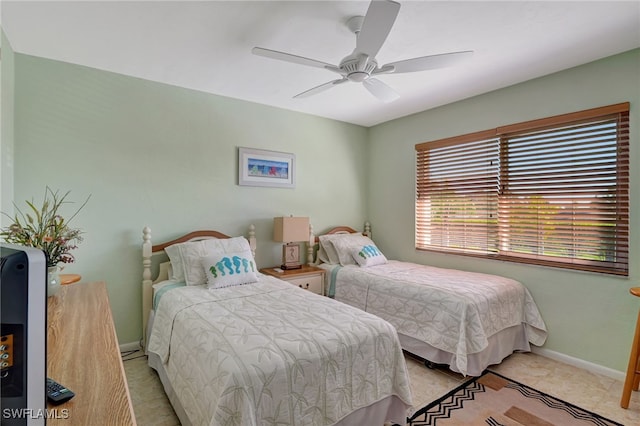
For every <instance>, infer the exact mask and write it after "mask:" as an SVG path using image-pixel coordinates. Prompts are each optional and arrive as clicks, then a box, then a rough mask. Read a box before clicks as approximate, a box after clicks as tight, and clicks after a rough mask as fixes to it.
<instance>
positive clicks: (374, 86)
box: [362, 78, 400, 102]
mask: <svg viewBox="0 0 640 426" xmlns="http://www.w3.org/2000/svg"><path fill="white" fill-rule="evenodd" d="M362 84H363V85H364V87H365V88H366V89H367V90H368V91H369V92H371V94H372V95H373V96H375V97H376V98H378V99H380V100H381V101H382V102H393V101H395V100H396V99H398V98H399V97H400V95H398V94H397V93H396V92H395V90H393V89H392V88H391V87H389V86H387V85H386V84H385V83H383V82H382V81H380V80H378V79H377V78H368V79H366V80H364V81H363V82H362Z"/></svg>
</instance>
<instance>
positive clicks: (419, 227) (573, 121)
mask: <svg viewBox="0 0 640 426" xmlns="http://www.w3.org/2000/svg"><path fill="white" fill-rule="evenodd" d="M629 109H630V103H629V102H624V103H619V104H614V105H609V106H605V107H600V108H592V109H588V110H584V111H578V112H573V113H568V114H562V115H557V116H553V117H548V118H542V119H537V120H530V121H525V122H522V123H516V124H512V125H507V126H500V127H497V128H495V129H490V130H485V131H481V132H474V133H469V134H465V135H461V136H455V137H450V138H445V139H439V140H435V141H431V142H423V143H419V144H416V145H415V149H416V193H415V224H414V225H415V227H414V232H415V247H416V249H417V250H419V251H433V252H439V253H453V254H459V255H464V256H472V257H480V258H488V259H497V260H504V261H509V262H517V263H525V264H534V265H542V266H550V267H558V268H562V269H573V270H581V271H590V272H597V273H604V274H613V275H623V276H628V274H629V255H628V252H629V204H630V199H629V145H630V137H629ZM613 118H615V120H617V121H616V126H615V131H616V133H615V146H616V151H615V161H616V163H615V166H614V167H613V168H612V169H613V170H614V171H615V178H614V180H615V189H616V192H615V197H614V198H615V203H611V204H610V205H614V204H615V206H616V210H615V226H614V234H615V235H614V237H613V240H612V241H614V244H613V245H612V246H613V247H614V254H613V257H612V258H613V261H609V260H608V258H607V259H605V260H597V259H593V260H584V259H581V258H579V257H575V254H574V255H573V256H574V257H572V256H566V257H561V256H557V255H556V256H551V257H550V256H548V255H546V254H544V249H542V251H543V254H542V255H540V254H533V255H528V254H526V253H524V252H523V253H515V254H514V253H513V252H512V251H511V252H510V251H507V250H506V249H505V248H504V247H506V246H505V240H506V239H511V240H513V239H514V237H512V236H510V234H515V233H508V234H506V235H505V234H504V232H505V230H504V229H500V220H501V217H502V218H503V220H504V215H505V214H514V209H515V207H514V206H515V205H516V204H515V202H514V201H513V200H514V198H513V197H512V198H511V199H509V201H505V200H508V198H507V194H506V192H507V188H508V187H509V185H512V182H513V180H514V179H515V178H514V179H510V177H509V171H508V168H507V163H508V161H507V160H508V158H509V157H508V154H507V152H508V147H509V142H508V141H509V139H513V138H514V137H521V136H522V135H524V134H530V133H535V132H551V131H555V130H557V129H560V128H564V127H567V126H574V125H576V126H577V125H580V124H585V123H593V122H596V121H598V120H603V119H609V120H610V119H613ZM594 126H595V125H592V127H594ZM483 140H493V141H496V142H497V143H498V144H499V148H498V150H499V158H500V160H499V165H498V168H499V171H498V176H497V177H496V178H497V180H498V183H497V186H498V188H497V195H496V197H497V198H496V200H495V203H496V204H497V205H498V207H497V210H496V218H495V221H496V224H495V225H493V224H488V225H487V230H486V233H487V236H488V237H487V238H488V241H487V243H486V247H494V250H493V251H492V250H490V249H487V250H483V249H482V248H479V249H474V248H465V247H462V246H459V247H458V248H455V247H447V246H446V243H445V245H444V246H433V245H429V244H425V243H424V241H425V239H427V238H431V237H433V235H432V234H429V233H435V232H438V229H439V228H438V225H436V226H432V225H431V222H433V217H434V216H429V211H430V210H431V209H432V208H433V205H434V203H433V199H434V196H433V195H431V198H429V200H428V201H426V199H427V195H426V194H427V191H428V187H429V183H430V182H431V184H432V182H433V177H431V178H430V177H429V176H433V175H434V174H436V173H440V175H442V174H443V171H446V170H447V169H446V167H447V166H444V168H443V169H438V170H436V163H437V161H436V160H435V158H436V155H435V152H436V150H443V149H447V148H451V147H459V146H463V145H464V144H467V145H468V146H470V144H471V143H474V142H480V141H483ZM610 149H611V148H610ZM429 154H432V155H433V157H434V159H433V160H432V163H433V167H432V168H433V169H434V170H433V171H431V170H430V169H429V165H430V163H429V158H428V156H429ZM491 155H493V153H492V154H491ZM570 155H571V154H568V153H567V154H565V157H564V158H567V159H569V158H571V156H570ZM461 158H462V159H464V157H461ZM454 160H456V159H454ZM452 162H453V161H452ZM452 168H453V167H452ZM514 176H515V174H514ZM536 176H537V175H536ZM429 179H431V181H430V180H429ZM458 180H460V179H458ZM470 180H473V179H470ZM452 182H453V181H452ZM510 182H511V183H510ZM586 182H595V179H594V180H593V181H586ZM458 184H459V185H460V183H458ZM485 184H486V183H485ZM486 185H489V186H488V187H486V188H484V190H485V191H486V192H491V191H492V188H491V185H493V183H492V182H491V183H489V184H486ZM441 186H442V185H441ZM445 186H446V185H445ZM594 186H595V184H594ZM541 188H542V185H541ZM540 190H541V191H544V189H540ZM460 192H462V191H460ZM436 194H438V193H437V192H436ZM576 194H577V192H575V193H571V194H570V195H569V196H568V198H571V197H576V196H577V195H576ZM465 197H466V196H461V197H460V198H461V199H462V200H463V201H462V202H460V201H458V203H459V204H458V205H460V203H462V205H463V207H464V202H465V201H464V199H465ZM467 198H468V197H467ZM593 200H596V198H593ZM546 201H547V200H546V199H545V202H546ZM451 202H452V203H454V204H453V205H454V206H455V205H456V204H455V203H456V200H455V199H454V198H453V197H451ZM467 202H468V201H467ZM425 206H427V207H426V208H425ZM505 206H506V207H505ZM582 207H583V208H582V211H588V212H591V210H585V209H584V206H582ZM505 208H506V209H507V210H505ZM607 208H608V206H607ZM501 209H502V210H501ZM589 209H592V207H589ZM487 211H489V209H487ZM603 211H605V210H604V207H603V210H596V212H597V213H598V214H602V213H601V212H603ZM606 212H607V213H609V214H610V212H609V211H608V210H607V211H606ZM488 214H490V213H488ZM425 215H426V216H425ZM425 221H426V222H425ZM473 221H474V222H476V223H475V224H474V225H477V222H479V219H473ZM572 221H574V219H571V220H566V221H564V220H563V222H562V224H561V225H562V226H566V225H567V224H569V223H571V224H572V226H575V223H574V222H572ZM427 222H429V223H427ZM488 222H489V220H488V219H487V223H488ZM442 223H447V222H442ZM603 223H604V222H603ZM447 226H450V227H451V228H453V229H454V231H453V232H456V231H457V228H455V226H453V225H452V224H450V223H447ZM492 226H495V229H494V228H492ZM600 226H601V225H600ZM589 227H591V228H594V226H593V225H592V224H589V225H585V228H584V229H588V228H589ZM471 228H473V227H471ZM478 229H480V231H479V230H478ZM481 229H482V226H481V225H480V226H479V227H478V228H477V229H475V230H472V232H475V234H473V233H472V234H471V237H470V238H478V235H480V234H481V232H482V231H481ZM594 229H596V231H593V230H591V231H590V232H591V233H590V234H589V233H588V232H587V233H588V234H589V235H587V237H588V238H590V239H593V241H597V242H598V248H597V249H596V248H594V249H593V253H597V252H598V250H601V248H602V246H606V247H607V248H609V246H608V245H606V244H607V243H608V241H609V240H607V239H606V238H608V236H602V235H598V234H599V233H600V232H599V231H597V230H598V229H602V228H594ZM580 230H581V231H583V229H580ZM439 232H441V233H444V231H442V230H441V229H440V231H439ZM465 232H466V231H465ZM507 232H508V230H507ZM525 232H530V229H529V230H527V229H525ZM552 232H554V233H555V232H556V228H553V231H552ZM427 234H429V235H427ZM493 234H495V237H492V236H491V235H493ZM451 235H453V236H454V237H456V238H457V240H463V239H464V238H466V237H462V236H460V235H458V234H454V233H452V234H449V237H450V236H451ZM525 235H528V234H525ZM553 235H554V238H555V239H558V235H557V234H553ZM449 237H448V238H449ZM490 238H495V241H493V240H491V241H489V239H490ZM572 238H573V239H572V241H573V242H575V241H576V240H577V239H578V238H580V237H575V236H573V237H572ZM434 239H435V238H434ZM590 241H591V240H590ZM476 243H477V242H476ZM511 243H513V241H511ZM538 243H540V241H538ZM480 246H481V245H480ZM540 246H544V244H538V246H536V248H535V250H537V251H540Z"/></svg>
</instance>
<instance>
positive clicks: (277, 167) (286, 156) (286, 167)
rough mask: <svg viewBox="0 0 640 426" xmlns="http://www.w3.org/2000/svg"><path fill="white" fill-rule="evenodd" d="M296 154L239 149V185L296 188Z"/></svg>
mask: <svg viewBox="0 0 640 426" xmlns="http://www.w3.org/2000/svg"><path fill="white" fill-rule="evenodd" d="M295 162H296V156H295V154H291V153H287V152H279V151H269V150H264V149H253V148H244V147H239V148H238V185H241V186H269V187H275V188H295V172H296V169H295Z"/></svg>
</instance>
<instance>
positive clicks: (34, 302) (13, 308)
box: [0, 243, 47, 426]
mask: <svg viewBox="0 0 640 426" xmlns="http://www.w3.org/2000/svg"><path fill="white" fill-rule="evenodd" d="M0 257H1V263H0V266H1V277H0V303H1V310H0V317H1V319H2V322H1V326H0V395H1V397H2V399H1V403H0V408H1V411H0V414H1V418H0V420H1V421H0V424H2V425H3V426H4V425H8V426H13V425H44V424H45V421H46V407H47V405H46V394H45V387H46V366H47V262H46V257H45V254H44V252H43V251H42V250H38V249H35V248H32V247H22V246H17V245H11V244H4V243H1V244H0Z"/></svg>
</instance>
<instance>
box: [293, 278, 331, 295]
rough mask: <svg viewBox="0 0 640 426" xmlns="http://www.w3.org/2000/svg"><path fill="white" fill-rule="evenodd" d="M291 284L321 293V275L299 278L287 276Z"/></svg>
mask: <svg viewBox="0 0 640 426" xmlns="http://www.w3.org/2000/svg"><path fill="white" fill-rule="evenodd" d="M287 281H288V282H290V283H291V284H293V285H296V286H298V287H300V288H303V289H305V290H309V291H312V292H314V293H316V294H322V284H323V283H322V281H323V279H322V275H313V276H307V277H301V278H289V279H287Z"/></svg>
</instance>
